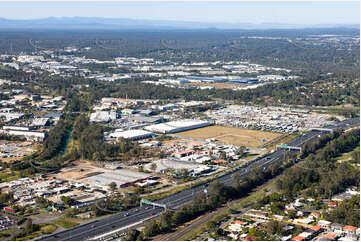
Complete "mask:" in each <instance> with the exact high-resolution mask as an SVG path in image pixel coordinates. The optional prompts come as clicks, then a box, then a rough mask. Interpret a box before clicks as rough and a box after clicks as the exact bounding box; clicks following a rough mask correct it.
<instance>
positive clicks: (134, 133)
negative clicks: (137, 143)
mask: <svg viewBox="0 0 361 242" xmlns="http://www.w3.org/2000/svg"><path fill="white" fill-rule="evenodd" d="M154 135H155V134H154V133H152V132H148V131H144V130H140V129H132V130H127V131H115V132H113V133H111V134H109V137H111V138H116V139H118V138H120V137H121V138H124V139H130V140H140V139H146V138H151V137H153V136H154Z"/></svg>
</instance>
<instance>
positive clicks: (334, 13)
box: [0, 1, 360, 24]
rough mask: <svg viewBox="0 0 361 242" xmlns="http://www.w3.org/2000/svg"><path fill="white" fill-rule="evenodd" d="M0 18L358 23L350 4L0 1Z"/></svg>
mask: <svg viewBox="0 0 361 242" xmlns="http://www.w3.org/2000/svg"><path fill="white" fill-rule="evenodd" d="M0 10H1V11H0V18H10V19H33V18H46V17H74V16H86V17H106V18H132V19H153V20H155V19H157V20H183V21H203V22H249V23H264V22H277V23H291V24H358V23H359V22H360V3H359V2H358V1H354V2H344V1H339V2H334V1H333V2H325V1H323V2H307V1H305V2H294V1H292V2H269V1H268V2H259V1H253V2H245V1H240V2H165V1H162V2H149V1H148V2H85V1H82V2H68V1H64V2H54V1H52V2H50V1H48V2H30V1H26V2H10V1H9V2H0Z"/></svg>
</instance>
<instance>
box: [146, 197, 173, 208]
mask: <svg viewBox="0 0 361 242" xmlns="http://www.w3.org/2000/svg"><path fill="white" fill-rule="evenodd" d="M143 204H148V205H152V206H153V208H155V207H161V208H164V209H165V210H167V206H166V205H164V204H160V203H155V202H152V201H150V200H148V199H145V198H142V199H141V200H140V207H142V206H143Z"/></svg>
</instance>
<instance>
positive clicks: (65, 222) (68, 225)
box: [53, 216, 79, 229]
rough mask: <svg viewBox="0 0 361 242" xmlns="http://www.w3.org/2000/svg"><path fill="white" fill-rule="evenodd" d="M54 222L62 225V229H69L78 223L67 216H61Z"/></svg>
mask: <svg viewBox="0 0 361 242" xmlns="http://www.w3.org/2000/svg"><path fill="white" fill-rule="evenodd" d="M53 223H54V224H57V225H60V226H61V227H63V228H64V229H70V228H72V227H75V226H77V225H78V224H79V223H78V222H77V221H76V220H75V219H72V218H67V217H64V216H63V217H61V218H59V219H57V220H54V221H53Z"/></svg>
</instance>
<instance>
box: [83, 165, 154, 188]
mask: <svg viewBox="0 0 361 242" xmlns="http://www.w3.org/2000/svg"><path fill="white" fill-rule="evenodd" d="M150 177H151V175H150V174H146V173H142V172H137V171H131V170H127V169H121V170H115V171H111V172H110V171H109V172H103V173H101V174H98V175H94V176H90V177H87V178H85V179H84V180H86V181H88V182H90V183H93V184H97V185H101V186H104V187H106V186H108V185H109V184H110V183H112V182H115V183H116V184H117V185H118V186H120V187H125V186H128V185H130V184H132V183H136V182H140V181H143V180H146V179H148V178H150Z"/></svg>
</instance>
